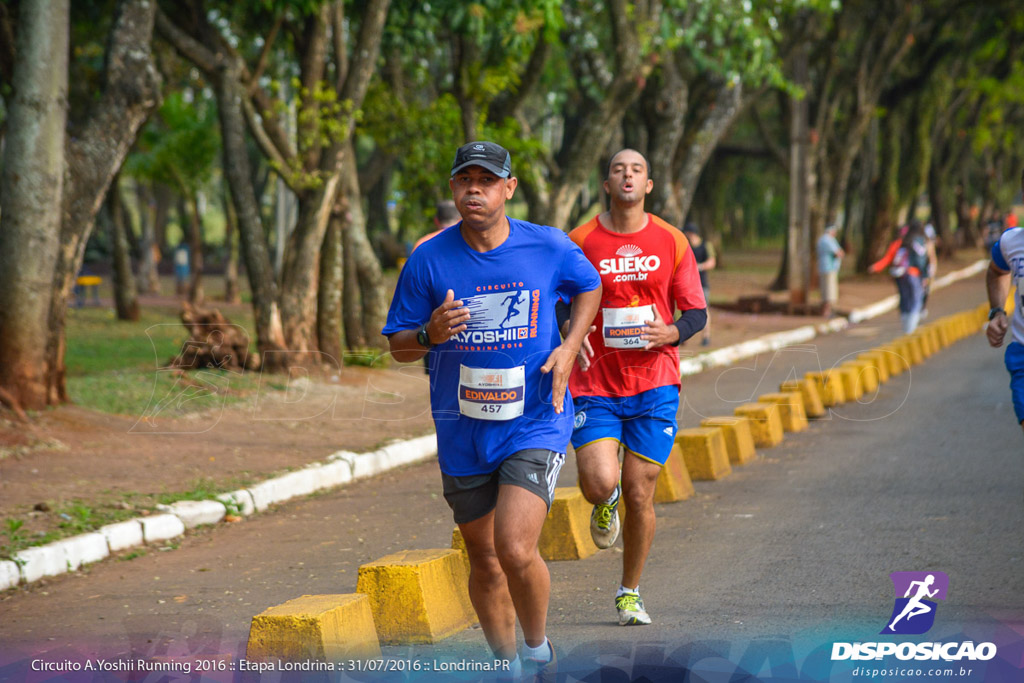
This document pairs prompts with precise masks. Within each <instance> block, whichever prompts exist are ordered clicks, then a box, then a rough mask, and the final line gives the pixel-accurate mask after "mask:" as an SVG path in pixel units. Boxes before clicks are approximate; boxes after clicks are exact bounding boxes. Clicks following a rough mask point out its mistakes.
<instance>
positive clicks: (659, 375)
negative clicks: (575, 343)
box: [569, 214, 707, 396]
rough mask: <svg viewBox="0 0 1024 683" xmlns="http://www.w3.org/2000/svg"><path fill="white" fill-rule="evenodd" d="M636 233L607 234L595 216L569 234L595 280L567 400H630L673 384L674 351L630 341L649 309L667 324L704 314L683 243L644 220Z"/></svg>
mask: <svg viewBox="0 0 1024 683" xmlns="http://www.w3.org/2000/svg"><path fill="white" fill-rule="evenodd" d="M647 217H648V218H647V225H645V226H644V227H643V228H641V229H640V230H639V231H637V232H631V233H628V234H621V233H617V232H613V231H611V230H608V229H607V228H605V227H604V226H603V225H601V223H600V221H598V219H597V217H595V218H593V219H592V220H590V221H589V222H587V223H584V224H583V225H581V226H579V227H578V228H576V229H575V230H573V231H572V232H570V233H569V238H570V239H571V240H572V241H573V242H575V243H576V244H578V245H579V247H580V248H581V249H583V253H584V255H586V257H587V258H588V259H589V260H590V262H591V263H593V264H594V267H595V268H597V271H598V273H600V275H601V286H602V290H603V291H602V293H601V308H600V309H599V310H598V312H597V318H595V319H594V323H593V324H594V325H595V326H596V327H597V330H596V331H594V332H592V333H591V334H590V343H591V345H592V346H593V348H594V354H595V355H594V358H593V361H592V364H591V367H590V369H589V370H587V371H586V372H583V371H581V370H580V369H579V367H578V366H576V367H575V368H574V369H573V372H572V375H571V377H570V378H569V389H570V391H571V392H572V395H573V396H635V395H636V394H639V393H641V392H644V391H648V390H650V389H656V388H657V387H664V386H670V385H675V386H679V352H678V351H677V350H676V347H674V346H668V345H666V346H659V347H657V348H655V349H651V350H650V351H645V350H644V349H643V347H644V345H646V343H647V342H646V341H643V340H640V339H639V338H638V337H637V335H639V333H640V328H642V327H643V325H644V321H645V320H650V319H651V317H650V316H651V315H652V312H653V310H657V313H658V315H659V316H660V318H661V320H663V321H664V322H666V323H671V322H672V321H673V320H674V319H675V315H674V313H675V310H676V308H678V309H679V310H680V311H686V310H689V309H691V308H707V304H706V303H705V301H704V291H703V290H702V289H701V286H700V274H699V272H698V271H697V263H696V261H695V260H694V257H693V250H692V249H690V243H689V242H688V241H687V239H686V237H685V236H684V235H683V233H681V232H680V231H679V230H677V229H676V228H674V227H673V226H671V225H669V224H668V223H666V222H665V221H663V220H661V219H660V218H658V217H657V216H654V215H651V214H647Z"/></svg>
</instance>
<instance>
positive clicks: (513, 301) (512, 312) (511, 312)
mask: <svg viewBox="0 0 1024 683" xmlns="http://www.w3.org/2000/svg"><path fill="white" fill-rule="evenodd" d="M522 294H523V293H522V292H516V293H515V294H509V295H508V296H507V297H505V298H504V299H503V300H502V302H501V305H502V306H504V305H505V302H510V303H509V305H508V312H507V313H505V319H504V320H502V321H501V322H500V323H498V328H499V329H505V323H507V322H508V321H509V320H511V319H512V318H514V317H516V316H517V315H519V309H518V308H516V305H517V304H521V303H523V296H522Z"/></svg>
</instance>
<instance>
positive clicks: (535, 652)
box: [523, 636, 551, 662]
mask: <svg viewBox="0 0 1024 683" xmlns="http://www.w3.org/2000/svg"><path fill="white" fill-rule="evenodd" d="M523 656H524V657H526V658H527V659H533V660H536V661H538V662H548V661H551V648H550V647H548V639H547V637H546V636H545V638H544V642H543V643H541V644H540V645H538V646H537V647H530V646H529V645H527V644H526V643H523Z"/></svg>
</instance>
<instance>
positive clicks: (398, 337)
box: [388, 330, 427, 363]
mask: <svg viewBox="0 0 1024 683" xmlns="http://www.w3.org/2000/svg"><path fill="white" fill-rule="evenodd" d="M417 332H419V330H402V331H401V332H395V333H394V334H393V335H391V336H390V337H388V346H389V347H390V350H391V357H392V358H394V359H395V360H397V361H398V362H399V363H414V362H416V361H418V360H419V359H420V358H423V356H425V355H427V349H425V348H423V347H422V346H420V343H419V342H418V341H416V333H417Z"/></svg>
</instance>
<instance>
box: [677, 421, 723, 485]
mask: <svg viewBox="0 0 1024 683" xmlns="http://www.w3.org/2000/svg"><path fill="white" fill-rule="evenodd" d="M676 444H677V445H678V446H679V447H680V449H682V452H683V462H685V463H686V470H687V471H688V472H689V473H690V479H692V480H694V481H714V480H716V479H722V478H723V477H727V476H729V475H730V474H732V467H730V465H729V454H728V452H727V451H726V450H725V436H724V435H723V434H722V430H721V429H720V428H718V427H695V428H692V429H680V430H679V431H678V432H677V433H676Z"/></svg>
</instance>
